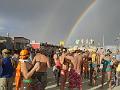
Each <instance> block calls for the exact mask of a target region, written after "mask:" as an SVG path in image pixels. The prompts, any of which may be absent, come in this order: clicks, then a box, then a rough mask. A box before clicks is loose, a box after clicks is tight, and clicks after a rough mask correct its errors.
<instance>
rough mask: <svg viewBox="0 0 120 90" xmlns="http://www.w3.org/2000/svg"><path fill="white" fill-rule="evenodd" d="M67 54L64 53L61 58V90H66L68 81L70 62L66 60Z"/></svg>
mask: <svg viewBox="0 0 120 90" xmlns="http://www.w3.org/2000/svg"><path fill="white" fill-rule="evenodd" d="M66 54H67V53H66V52H63V53H62V55H61V56H60V62H61V64H62V67H61V75H60V77H61V82H60V83H61V86H60V90H64V88H65V83H66V80H67V76H68V69H69V62H68V60H67V59H66V58H65V57H66Z"/></svg>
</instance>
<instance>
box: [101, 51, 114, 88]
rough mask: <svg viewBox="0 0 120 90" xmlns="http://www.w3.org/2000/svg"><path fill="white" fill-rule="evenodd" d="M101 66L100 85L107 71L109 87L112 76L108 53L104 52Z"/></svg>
mask: <svg viewBox="0 0 120 90" xmlns="http://www.w3.org/2000/svg"><path fill="white" fill-rule="evenodd" d="M102 64H103V68H102V87H103V85H104V80H105V75H106V73H107V79H108V84H109V88H110V89H111V88H112V87H111V83H112V82H111V77H112V61H111V56H110V54H108V53H107V54H105V57H104V59H103V60H102Z"/></svg>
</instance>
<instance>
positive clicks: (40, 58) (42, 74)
mask: <svg viewBox="0 0 120 90" xmlns="http://www.w3.org/2000/svg"><path fill="white" fill-rule="evenodd" d="M36 62H40V69H39V70H38V71H37V73H36V74H35V76H36V77H37V78H38V80H39V81H40V82H41V84H42V86H43V87H42V88H43V90H45V87H46V86H47V69H48V68H50V63H49V59H48V58H47V57H46V56H45V55H43V54H41V52H40V51H39V50H38V51H37V54H36V56H35V57H34V59H33V61H32V64H33V65H34V64H35V63H36Z"/></svg>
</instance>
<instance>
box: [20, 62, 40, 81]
mask: <svg viewBox="0 0 120 90" xmlns="http://www.w3.org/2000/svg"><path fill="white" fill-rule="evenodd" d="M39 66H40V63H39V62H37V63H36V64H35V66H34V67H33V68H32V69H31V70H30V71H29V72H28V70H27V68H26V63H25V62H22V63H21V72H22V74H23V77H24V78H25V79H29V78H31V76H32V75H33V74H34V72H35V71H36V69H38V68H40V67H39Z"/></svg>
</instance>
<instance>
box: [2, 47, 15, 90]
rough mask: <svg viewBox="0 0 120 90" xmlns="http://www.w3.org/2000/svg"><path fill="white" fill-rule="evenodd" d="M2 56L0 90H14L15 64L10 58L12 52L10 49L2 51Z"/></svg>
mask: <svg viewBox="0 0 120 90" xmlns="http://www.w3.org/2000/svg"><path fill="white" fill-rule="evenodd" d="M2 56H3V57H2V59H1V60H0V66H1V70H0V71H1V73H0V90H12V88H13V73H14V62H13V60H12V59H11V57H10V51H9V50H8V49H3V50H2Z"/></svg>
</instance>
